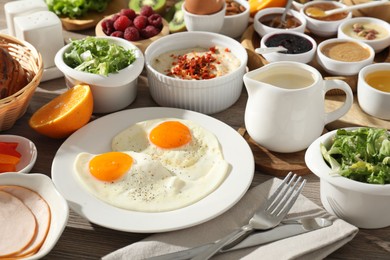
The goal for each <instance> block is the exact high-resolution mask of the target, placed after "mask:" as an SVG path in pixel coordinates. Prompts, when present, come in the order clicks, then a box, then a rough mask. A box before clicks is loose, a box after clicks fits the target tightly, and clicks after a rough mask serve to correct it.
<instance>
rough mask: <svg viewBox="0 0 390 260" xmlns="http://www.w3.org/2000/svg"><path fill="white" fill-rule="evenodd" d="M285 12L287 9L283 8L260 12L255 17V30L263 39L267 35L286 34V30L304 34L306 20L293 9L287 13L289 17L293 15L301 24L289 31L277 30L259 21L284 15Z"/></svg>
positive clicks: (266, 9)
mask: <svg viewBox="0 0 390 260" xmlns="http://www.w3.org/2000/svg"><path fill="white" fill-rule="evenodd" d="M284 10H285V8H283V7H269V8H265V9H262V10H260V11H258V12H257V13H256V15H255V17H254V18H253V28H254V29H255V31H256V32H257V33H258V34H259V35H260V36H261V37H263V36H264V35H265V34H267V33H271V32H284V31H286V30H288V31H296V32H301V33H304V32H305V28H306V19H305V17H304V16H303V15H302V14H300V13H299V12H297V11H295V10H292V9H291V10H289V11H288V12H287V15H292V16H293V17H294V18H296V19H298V20H299V22H300V23H301V24H300V25H299V26H297V27H294V28H289V29H284V28H275V27H271V26H268V25H265V24H263V23H261V22H260V21H259V19H261V18H263V17H265V16H271V15H281V14H283V12H284Z"/></svg>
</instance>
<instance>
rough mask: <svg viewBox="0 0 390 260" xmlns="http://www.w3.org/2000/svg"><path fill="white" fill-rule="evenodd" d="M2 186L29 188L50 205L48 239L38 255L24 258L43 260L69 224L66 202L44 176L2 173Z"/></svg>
mask: <svg viewBox="0 0 390 260" xmlns="http://www.w3.org/2000/svg"><path fill="white" fill-rule="evenodd" d="M0 185H18V186H22V187H25V188H29V189H31V190H33V191H35V192H37V193H38V194H39V195H40V196H41V197H42V198H43V199H44V200H45V201H46V202H47V203H48V204H49V207H50V211H51V222H50V228H49V231H48V233H47V236H46V239H45V241H44V243H43V244H42V246H41V248H40V249H39V251H38V252H37V253H36V254H34V255H32V256H28V257H26V258H23V259H26V260H32V259H41V258H42V257H44V256H45V255H47V254H48V253H49V252H50V251H51V250H52V249H53V247H54V246H55V245H56V243H57V241H58V239H59V238H60V237H61V235H62V232H63V231H64V229H65V226H66V223H67V222H68V217H69V208H68V204H67V202H66V200H65V199H64V198H63V197H62V195H61V194H60V193H59V192H58V191H57V189H56V188H55V186H54V184H53V182H52V180H51V179H50V178H49V177H48V176H46V175H44V174H39V173H30V174H19V173H15V172H8V173H2V174H0Z"/></svg>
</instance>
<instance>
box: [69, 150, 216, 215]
mask: <svg viewBox="0 0 390 260" xmlns="http://www.w3.org/2000/svg"><path fill="white" fill-rule="evenodd" d="M124 153H127V154H129V155H130V156H131V157H132V158H133V165H132V167H131V168H130V170H129V171H128V172H127V173H125V174H124V176H122V177H121V178H119V179H118V180H115V181H112V182H105V181H101V180H98V179H97V178H95V177H94V176H93V175H92V174H91V173H90V171H89V162H90V160H91V159H92V158H93V157H94V156H96V155H94V154H89V153H81V154H79V155H78V156H77V158H76V160H75V164H74V168H75V173H76V176H77V179H78V180H79V182H80V183H81V185H82V186H83V187H84V188H85V189H86V190H87V191H88V192H90V193H91V194H92V195H94V196H95V197H97V198H98V199H100V200H102V201H104V202H106V203H108V204H110V205H112V206H115V207H119V208H123V209H127V210H133V211H141V212H163V211H170V210H175V209H179V208H183V207H185V206H188V205H191V204H193V203H195V202H197V201H199V200H200V199H202V198H203V197H205V196H207V195H208V194H209V193H210V192H211V191H212V190H214V189H215V188H216V187H218V186H219V185H220V183H221V181H222V180H223V178H221V177H220V178H215V177H214V178H209V177H203V178H198V179H197V180H195V181H185V180H183V179H181V178H180V177H179V176H177V175H175V174H174V173H173V172H171V171H169V170H168V169H166V168H165V167H164V166H163V165H162V164H161V163H160V162H159V161H157V160H153V159H152V158H151V157H150V156H149V155H146V154H142V153H136V152H132V151H127V152H124Z"/></svg>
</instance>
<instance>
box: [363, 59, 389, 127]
mask: <svg viewBox="0 0 390 260" xmlns="http://www.w3.org/2000/svg"><path fill="white" fill-rule="evenodd" d="M378 71H383V72H384V73H386V72H387V75H389V74H390V63H376V64H371V65H368V66H366V67H364V68H363V69H361V70H360V72H359V75H358V85H357V97H358V102H359V106H360V108H361V109H362V110H363V111H364V112H366V113H367V114H369V115H371V116H374V117H377V118H381V119H384V120H390V92H385V91H381V90H378V89H376V88H374V87H372V86H370V85H369V84H368V83H367V81H366V77H367V75H368V74H371V73H373V72H378ZM383 80H385V79H383ZM384 83H385V82H384Z"/></svg>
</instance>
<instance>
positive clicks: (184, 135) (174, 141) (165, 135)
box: [149, 121, 192, 148]
mask: <svg viewBox="0 0 390 260" xmlns="http://www.w3.org/2000/svg"><path fill="white" fill-rule="evenodd" d="M191 138H192V137H191V131H190V129H189V128H188V127H187V126H186V125H184V124H182V123H180V122H177V121H167V122H164V123H161V124H159V125H158V126H156V127H155V128H153V130H152V131H151V132H150V134H149V139H150V141H151V142H152V143H153V144H155V145H157V146H158V147H160V148H177V147H180V146H183V145H185V144H188V143H189V142H190V141H191Z"/></svg>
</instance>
